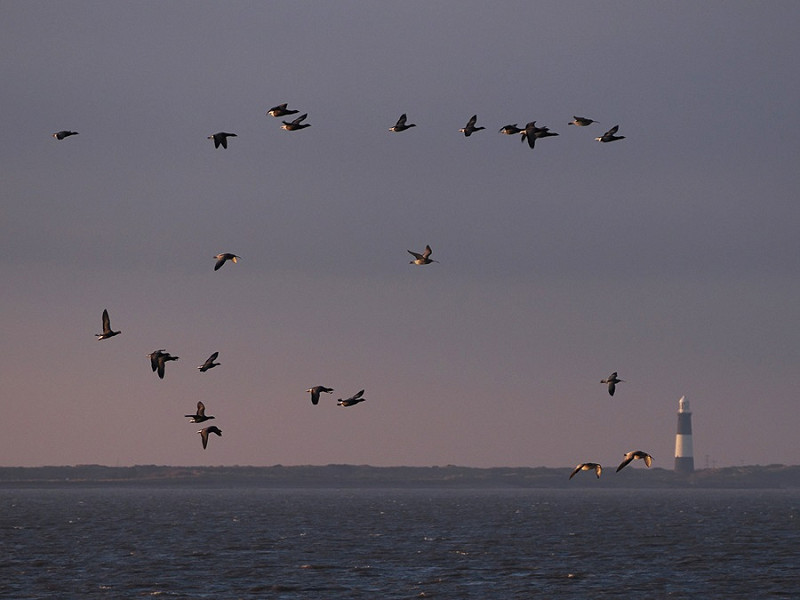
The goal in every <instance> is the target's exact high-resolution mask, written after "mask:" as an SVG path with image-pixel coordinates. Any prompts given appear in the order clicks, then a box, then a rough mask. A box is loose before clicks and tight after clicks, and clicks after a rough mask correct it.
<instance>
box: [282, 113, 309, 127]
mask: <svg viewBox="0 0 800 600" xmlns="http://www.w3.org/2000/svg"><path fill="white" fill-rule="evenodd" d="M307 116H308V113H304V114H302V115H300V116H299V117H297V118H296V119H295V120H294V121H292V122H291V123H287V122H286V121H283V125H281V129H285V130H286V131H297V130H298V129H305V128H306V127H311V123H303V122H302V121H303V119H305V118H306V117H307Z"/></svg>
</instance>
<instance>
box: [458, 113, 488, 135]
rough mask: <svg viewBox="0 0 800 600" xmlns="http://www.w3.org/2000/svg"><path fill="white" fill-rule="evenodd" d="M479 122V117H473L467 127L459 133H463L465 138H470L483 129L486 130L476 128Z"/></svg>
mask: <svg viewBox="0 0 800 600" xmlns="http://www.w3.org/2000/svg"><path fill="white" fill-rule="evenodd" d="M477 120H478V115H472V116H471V117H470V119H469V121H467V125H466V126H465V127H462V128H461V129H459V131H460V132H461V133H463V134H464V136H465V137H469V136H471V135H472V134H473V133H475V132H476V131H480V130H481V129H486V128H485V127H475V123H476V122H477Z"/></svg>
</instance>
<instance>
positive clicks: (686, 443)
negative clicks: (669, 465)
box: [675, 396, 694, 474]
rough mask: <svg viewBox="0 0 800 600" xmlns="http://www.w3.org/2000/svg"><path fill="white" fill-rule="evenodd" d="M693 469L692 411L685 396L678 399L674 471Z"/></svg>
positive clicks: (683, 471) (684, 471)
mask: <svg viewBox="0 0 800 600" xmlns="http://www.w3.org/2000/svg"><path fill="white" fill-rule="evenodd" d="M693 471H694V452H693V450H692V413H691V412H689V401H688V400H687V399H686V396H681V399H680V400H678V433H677V434H675V472H676V473H683V474H686V473H692V472H693Z"/></svg>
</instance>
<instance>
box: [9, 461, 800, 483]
mask: <svg viewBox="0 0 800 600" xmlns="http://www.w3.org/2000/svg"><path fill="white" fill-rule="evenodd" d="M571 471H572V469H571V468H546V467H495V468H475V467H459V466H453V465H448V466H444V467H372V466H368V465H326V466H292V467H285V466H282V465H275V466H271V467H245V466H232V467H170V466H158V465H137V466H134V467H108V466H102V465H78V466H55V467H0V487H7V488H8V487H33V486H50V485H59V486H63V485H75V486H79V485H101V484H102V485H166V486H170V485H175V486H183V485H197V486H207V487H215V486H220V487H228V486H231V487H233V486H251V487H275V488H359V487H364V488H367V487H387V488H391V487H398V488H462V489H464V488H486V489H492V488H568V487H577V488H587V487H600V488H608V489H613V488H689V489H691V488H731V489H736V488H755V489H766V488H772V489H774V488H800V466H786V465H767V466H760V465H759V466H741V467H726V468H719V469H701V470H697V471H695V472H694V473H691V474H689V475H680V474H677V473H675V472H674V471H670V470H666V469H660V468H652V469H642V468H637V469H632V468H630V467H629V468H627V469H624V470H623V471H620V472H619V473H615V472H614V470H613V468H612V467H607V468H606V469H605V470H604V472H603V474H602V477H601V478H600V479H597V478H596V477H595V475H594V473H593V472H592V473H580V474H579V475H580V476H575V477H574V478H573V479H572V480H569V479H568V478H569V474H570V472H571Z"/></svg>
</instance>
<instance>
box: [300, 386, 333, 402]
mask: <svg viewBox="0 0 800 600" xmlns="http://www.w3.org/2000/svg"><path fill="white" fill-rule="evenodd" d="M306 391H307V392H310V393H311V404H313V405H314V406H316V405H317V404H319V395H320V393H322V392H324V393H326V394H330V393H332V392H333V388H329V387H325V386H324V385H315V386H314V387H312V388H308V389H307V390H306Z"/></svg>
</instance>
